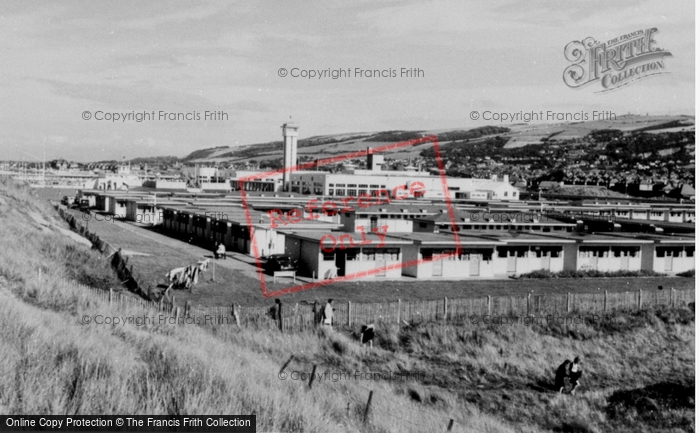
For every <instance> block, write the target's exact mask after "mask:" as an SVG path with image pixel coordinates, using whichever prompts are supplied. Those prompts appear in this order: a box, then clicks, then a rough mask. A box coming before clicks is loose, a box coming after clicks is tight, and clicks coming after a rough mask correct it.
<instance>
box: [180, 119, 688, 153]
mask: <svg viewBox="0 0 700 433" xmlns="http://www.w3.org/2000/svg"><path fill="white" fill-rule="evenodd" d="M694 123H695V119H694V117H689V116H639V115H624V116H618V118H617V119H616V120H606V121H602V120H596V121H588V122H569V123H565V122H561V123H553V124H530V123H521V124H513V125H506V124H503V125H493V126H484V127H478V128H454V129H441V130H430V131H382V132H359V133H342V134H331V135H320V136H313V137H309V138H304V139H301V140H299V142H298V145H299V151H298V155H299V158H300V159H301V158H303V157H307V158H309V159H315V158H325V157H332V156H336V155H339V154H343V153H347V152H352V151H357V150H364V149H366V148H367V147H378V146H381V145H383V144H386V143H390V142H399V141H405V140H411V139H415V138H420V137H425V136H428V135H436V136H437V138H438V141H439V142H440V144H441V145H444V144H446V143H454V142H465V143H467V142H469V141H471V140H477V139H485V138H492V137H495V136H500V137H502V138H504V139H505V140H506V144H505V146H504V148H505V149H512V148H518V147H522V146H527V145H530V144H541V143H542V142H543V140H544V141H565V140H571V139H575V138H583V137H585V136H587V135H588V134H590V133H591V132H592V131H595V130H604V129H618V130H621V131H623V132H632V131H642V130H644V131H649V132H656V131H673V130H675V129H683V128H693V127H694ZM431 146H432V144H431V143H427V144H421V145H418V146H415V147H412V148H403V149H399V150H397V151H393V152H386V153H385V155H386V156H387V157H394V158H401V159H407V158H416V157H418V156H419V154H420V151H422V150H425V149H429V148H430V147H431ZM279 158H282V141H275V142H269V143H259V144H250V145H245V146H238V147H228V146H219V147H214V148H209V149H200V150H196V151H194V152H192V153H190V154H189V155H187V156H185V157H184V158H183V159H182V160H183V161H184V162H190V163H243V162H247V161H251V160H255V161H256V162H260V161H264V160H271V159H279Z"/></svg>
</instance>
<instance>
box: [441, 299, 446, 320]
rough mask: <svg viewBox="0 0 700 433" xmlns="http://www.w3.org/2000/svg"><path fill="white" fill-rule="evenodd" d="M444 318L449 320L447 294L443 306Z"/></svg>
mask: <svg viewBox="0 0 700 433" xmlns="http://www.w3.org/2000/svg"><path fill="white" fill-rule="evenodd" d="M442 320H445V321H447V296H445V304H444V305H443V308H442Z"/></svg>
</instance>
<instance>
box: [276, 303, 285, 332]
mask: <svg viewBox="0 0 700 433" xmlns="http://www.w3.org/2000/svg"><path fill="white" fill-rule="evenodd" d="M277 305H279V308H278V309H277V321H278V322H279V328H280V332H283V331H284V326H283V324H282V323H283V322H282V301H280V303H279V304H277Z"/></svg>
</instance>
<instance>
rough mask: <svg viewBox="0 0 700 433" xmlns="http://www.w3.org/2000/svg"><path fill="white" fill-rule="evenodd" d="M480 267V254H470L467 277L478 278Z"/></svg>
mask: <svg viewBox="0 0 700 433" xmlns="http://www.w3.org/2000/svg"><path fill="white" fill-rule="evenodd" d="M480 266H481V254H470V255H469V275H470V276H472V277H478V276H479V268H480Z"/></svg>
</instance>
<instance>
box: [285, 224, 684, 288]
mask: <svg viewBox="0 0 700 433" xmlns="http://www.w3.org/2000/svg"><path fill="white" fill-rule="evenodd" d="M378 232H379V233H377V232H372V233H365V232H364V231H360V232H353V233H347V232H329V233H321V232H312V233H306V232H305V233H302V232H291V231H288V232H285V235H286V250H285V252H286V253H287V254H290V255H292V256H293V257H294V258H295V259H297V260H299V263H300V272H301V273H302V275H305V276H309V277H316V278H320V279H325V278H332V277H334V276H341V277H342V276H347V275H353V276H354V277H353V278H391V277H398V276H400V275H402V276H409V277H414V278H419V279H441V278H447V279H473V278H506V277H510V276H517V275H520V274H525V273H529V272H532V271H537V270H547V271H551V272H560V271H566V270H571V271H600V272H616V271H641V270H649V271H656V272H660V273H666V274H676V273H678V272H684V271H687V270H690V269H694V255H695V244H694V242H695V239H694V238H692V237H680V236H663V235H645V234H640V235H636V236H635V235H631V234H628V233H614V234H613V233H610V234H608V233H606V234H599V233H593V234H585V233H567V232H561V233H535V232H507V231H502V232H493V231H482V232H473V233H468V234H466V233H459V234H455V233H451V232H440V233H428V232H425V233H390V232H383V231H381V230H379V231H378ZM455 235H456V236H458V238H457V239H458V240H459V246H460V247H459V251H458V248H457V240H456V239H455ZM378 238H380V240H381V242H380V244H381V245H378V244H377V239H378ZM436 258H438V259H436ZM375 268H386V269H384V270H381V271H377V272H372V273H366V274H364V272H367V271H368V270H370V269H375ZM399 269H400V271H399Z"/></svg>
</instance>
